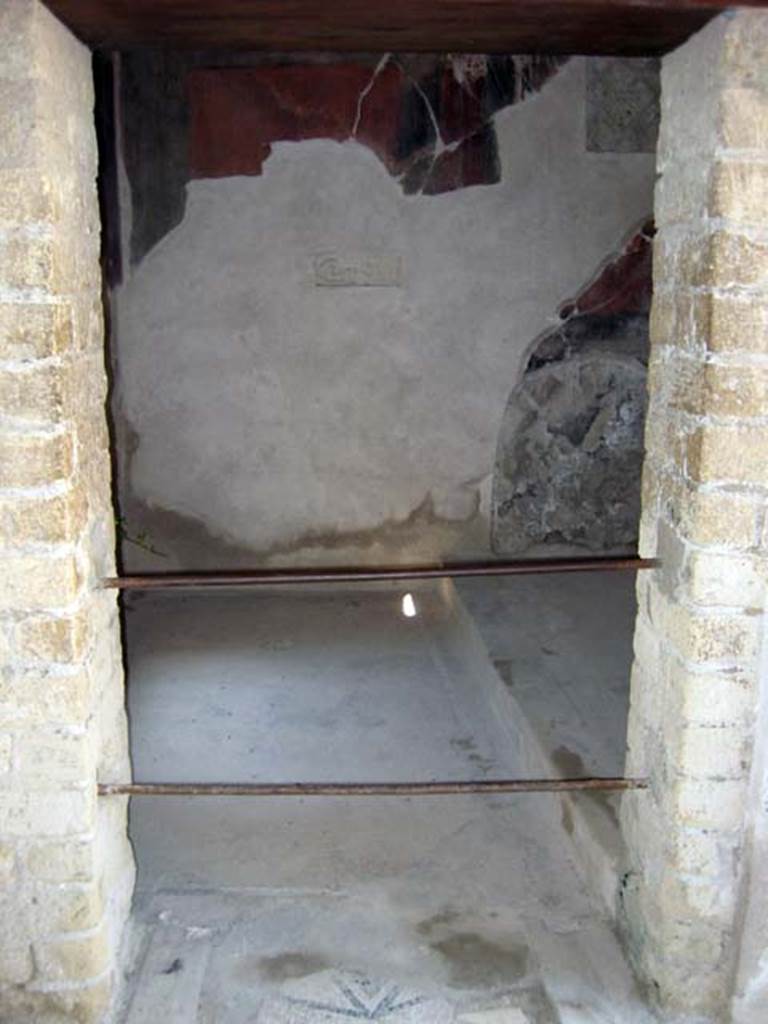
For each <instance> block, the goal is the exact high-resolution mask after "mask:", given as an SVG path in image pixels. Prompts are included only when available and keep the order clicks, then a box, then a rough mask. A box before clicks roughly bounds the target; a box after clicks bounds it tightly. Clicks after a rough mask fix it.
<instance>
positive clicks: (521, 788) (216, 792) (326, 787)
mask: <svg viewBox="0 0 768 1024" xmlns="http://www.w3.org/2000/svg"><path fill="white" fill-rule="evenodd" d="M647 787H648V780H647V779H626V778H616V779H613V778H583V779H479V780H468V781H448V780H443V781H439V782H431V781H430V782H102V783H100V784H99V796H121V795H122V796H448V795H454V794H461V793H476V794H477V793H479V794H482V793H549V792H552V793H560V792H564V791H572V790H585V789H586V790H626V789H647Z"/></svg>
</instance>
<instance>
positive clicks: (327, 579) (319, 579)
mask: <svg viewBox="0 0 768 1024" xmlns="http://www.w3.org/2000/svg"><path fill="white" fill-rule="evenodd" d="M657 564H658V562H657V560H656V559H655V558H545V559H529V560H527V561H525V560H523V561H519V562H460V563H458V564H456V565H422V566H419V565H412V566H405V565H403V566H397V565H395V566H381V567H375V568H345V567H339V568H323V569H238V570H233V571H231V572H201V573H193V572H182V573H165V572H162V573H160V572H158V573H151V574H149V575H144V576H110V577H107V578H106V579H104V580H102V586H104V587H109V588H112V589H116V590H167V589H171V588H177V587H246V586H247V587H252V586H265V585H268V584H278V583H279V584H283V583H356V582H369V581H372V580H424V579H441V578H445V577H451V578H458V577H464V576H529V575H534V574H537V573H552V572H605V571H621V570H626V571H630V572H634V571H637V570H638V569H653V568H655V566H656V565H657Z"/></svg>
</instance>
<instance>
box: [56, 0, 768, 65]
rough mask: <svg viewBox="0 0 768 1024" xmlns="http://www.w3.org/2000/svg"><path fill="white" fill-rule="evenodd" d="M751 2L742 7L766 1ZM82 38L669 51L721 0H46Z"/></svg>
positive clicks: (94, 41) (412, 48)
mask: <svg viewBox="0 0 768 1024" xmlns="http://www.w3.org/2000/svg"><path fill="white" fill-rule="evenodd" d="M766 2H768V0H746V3H745V4H744V6H754V7H761V6H766ZM47 3H48V6H49V7H50V9H51V10H52V11H53V12H54V13H55V14H56V15H57V16H58V17H59V18H60V19H61V20H62V21H63V22H64V23H65V24H66V25H68V26H69V27H70V28H71V29H72V30H73V31H74V32H75V34H76V35H77V36H79V37H80V38H81V39H82V40H83V41H84V42H86V43H88V44H89V45H91V46H94V47H107V48H114V49H125V48H129V47H135V46H162V47H173V48H180V49H200V50H210V49H229V50H233V49H234V50H276V51H296V50H331V51H338V52H355V51H357V52H369V53H370V52H386V51H390V50H395V51H399V52H401V53H402V52H430V51H432V52H449V53H451V52H452V53H471V52H477V53H535V52H547V53H591V54H595V53H602V54H624V55H629V56H633V55H634V56H642V55H652V54H660V53H666V52H667V51H668V50H670V49H672V48H674V47H675V46H678V45H679V44H680V43H682V42H684V41H685V40H686V39H687V38H688V37H689V36H690V35H692V34H693V33H694V32H695V31H697V30H698V29H699V28H701V27H702V26H703V25H704V24H705V23H706V22H707V21H708V20H709V19H710V18H711V17H713V16H714V15H715V14H717V13H718V11H721V10H723V9H724V8H727V7H729V6H731V5H730V4H728V3H726V2H723V0H47Z"/></svg>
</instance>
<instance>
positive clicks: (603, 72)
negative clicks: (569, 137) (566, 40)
mask: <svg viewBox="0 0 768 1024" xmlns="http://www.w3.org/2000/svg"><path fill="white" fill-rule="evenodd" d="M659 72H660V63H659V61H658V59H657V58H655V57H648V58H645V57H639V58H638V57H596V58H594V59H593V60H590V61H589V62H588V64H587V111H586V114H587V124H586V130H587V150H588V151H589V152H591V153H653V152H655V150H656V139H657V137H658V134H659V111H660V107H659V97H660V77H659Z"/></svg>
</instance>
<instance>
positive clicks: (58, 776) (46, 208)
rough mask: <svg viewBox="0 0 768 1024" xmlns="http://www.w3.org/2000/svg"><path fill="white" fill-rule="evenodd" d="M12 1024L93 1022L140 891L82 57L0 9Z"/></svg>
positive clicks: (1, 794)
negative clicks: (109, 586)
mask: <svg viewBox="0 0 768 1024" xmlns="http://www.w3.org/2000/svg"><path fill="white" fill-rule="evenodd" d="M0 137H2V139H3V146H2V148H0V544H1V545H2V547H1V548H0V560H1V562H2V564H1V565H0V892H1V893H2V895H1V896H0V1019H1V1020H8V1021H11V1020H12V1021H13V1022H14V1024H17V1022H22V1021H34V1022H35V1024H47V1022H48V1021H51V1022H52V1021H60V1020H63V1019H67V1020H76V1021H80V1022H87V1021H92V1020H96V1019H98V1018H99V1017H100V1016H101V1015H102V1011H103V1009H104V1007H105V1006H106V1004H107V1003H108V1001H109V998H110V990H111V976H112V972H113V968H114V963H115V953H116V948H117V944H118V941H119V935H120V931H121V927H122V922H123V921H124V919H125V917H126V914H127V909H128V903H129V900H130V891H131V886H132V881H133V863H132V858H131V853H130V848H129V846H128V841H127V838H126V830H125V805H124V802H123V801H120V800H109V801H103V803H102V805H100V806H97V798H96V788H95V785H96V779H97V777H104V778H125V777H127V774H128V759H127V749H126V725H125V716H124V710H123V683H122V665H121V651H120V637H119V624H118V618H117V608H116V604H115V598H114V596H113V595H111V594H107V593H105V592H101V591H99V590H98V589H96V587H95V583H96V581H97V580H98V578H99V577H100V576H102V575H103V574H105V573H109V572H111V571H112V569H113V551H114V535H113V527H114V522H113V511H112V503H111V494H110V461H109V438H108V432H107V423H106V418H105V398H106V390H107V381H106V376H105V371H104V346H103V324H102V308H101V282H100V272H99V221H98V208H97V202H96V189H95V175H96V143H95V136H94V127H93V90H92V82H91V65H90V55H89V53H88V51H87V50H86V49H85V48H84V47H83V46H81V45H80V44H79V43H78V42H77V41H76V40H75V39H74V38H73V37H72V36H71V35H70V34H69V33H68V32H67V31H66V30H65V29H64V28H63V27H62V26H61V25H59V23H58V22H57V21H56V20H55V19H54V18H53V17H52V16H51V15H50V14H49V13H48V12H47V10H46V9H45V8H44V7H42V5H40V4H38V3H37V2H34V0H5V2H4V3H3V4H2V7H0Z"/></svg>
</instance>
